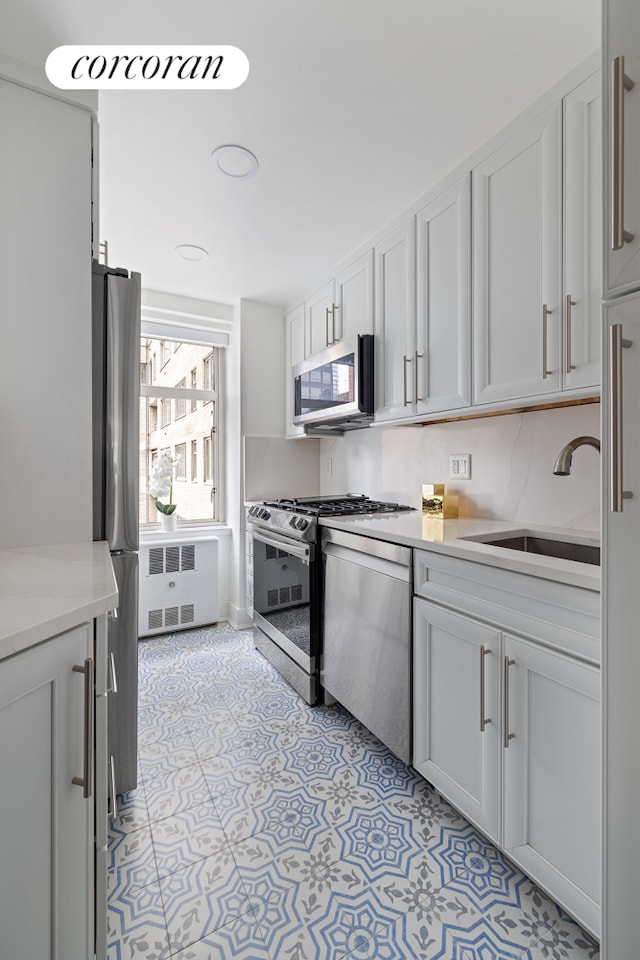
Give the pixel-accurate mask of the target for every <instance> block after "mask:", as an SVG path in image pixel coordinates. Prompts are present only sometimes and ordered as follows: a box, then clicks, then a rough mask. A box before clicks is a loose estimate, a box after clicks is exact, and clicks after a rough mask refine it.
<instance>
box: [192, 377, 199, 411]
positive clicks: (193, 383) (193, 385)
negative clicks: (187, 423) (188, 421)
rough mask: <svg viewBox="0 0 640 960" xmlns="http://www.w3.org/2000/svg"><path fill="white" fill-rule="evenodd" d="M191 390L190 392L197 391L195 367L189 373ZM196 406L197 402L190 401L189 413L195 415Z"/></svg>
mask: <svg viewBox="0 0 640 960" xmlns="http://www.w3.org/2000/svg"><path fill="white" fill-rule="evenodd" d="M191 389H192V390H197V389H198V370H197V368H196V367H194V368H193V370H192V371H191ZM197 406H198V401H197V400H192V401H191V413H195V411H196V407H197Z"/></svg>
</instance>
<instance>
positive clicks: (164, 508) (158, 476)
mask: <svg viewBox="0 0 640 960" xmlns="http://www.w3.org/2000/svg"><path fill="white" fill-rule="evenodd" d="M180 460H181V455H180V454H178V455H177V456H175V457H172V456H171V455H170V454H168V453H163V454H161V455H160V456H159V457H158V460H157V462H156V465H155V467H154V469H153V474H152V477H151V485H150V487H149V493H150V494H151V496H152V497H153V498H154V499H155V501H156V510H158V512H159V513H160V526H161V528H162V529H163V530H175V529H176V526H177V517H176V513H175V510H176V504H175V503H174V502H173V477H174V472H175V470H176V468H177V466H178V464H179V463H180ZM167 496H168V497H169V501H168V503H162V502H161V500H160V497H163V498H164V497H167Z"/></svg>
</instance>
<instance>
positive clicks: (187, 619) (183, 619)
mask: <svg viewBox="0 0 640 960" xmlns="http://www.w3.org/2000/svg"><path fill="white" fill-rule="evenodd" d="M195 618H196V617H195V608H194V605H193V604H192V603H185V604H184V606H182V607H180V623H193V622H194V620H195Z"/></svg>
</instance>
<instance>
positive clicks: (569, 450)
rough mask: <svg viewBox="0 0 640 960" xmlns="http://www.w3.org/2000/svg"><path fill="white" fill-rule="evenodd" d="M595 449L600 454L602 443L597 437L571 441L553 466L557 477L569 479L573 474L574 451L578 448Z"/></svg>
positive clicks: (577, 438) (578, 438) (579, 438)
mask: <svg viewBox="0 0 640 960" xmlns="http://www.w3.org/2000/svg"><path fill="white" fill-rule="evenodd" d="M585 445H587V446H589V447H595V448H596V450H597V451H598V453H600V441H599V440H598V439H596V437H576V438H575V440H570V441H569V443H567V444H565V446H564V447H563V448H562V450H561V451H560V453H559V454H558V459H557V460H556V462H555V463H554V465H553V472H554V473H555V475H556V476H557V477H568V476H569V474H570V473H571V458H572V457H573V454H574V451H575V450H577V449H578V447H583V446H585Z"/></svg>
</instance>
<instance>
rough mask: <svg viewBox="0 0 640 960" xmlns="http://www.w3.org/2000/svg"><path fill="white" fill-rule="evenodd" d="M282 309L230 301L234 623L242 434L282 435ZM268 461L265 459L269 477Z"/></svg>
mask: <svg viewBox="0 0 640 960" xmlns="http://www.w3.org/2000/svg"><path fill="white" fill-rule="evenodd" d="M284 359H285V351H284V314H283V311H282V310H281V309H279V308H277V307H272V306H268V305H267V304H263V303H257V302H255V301H251V300H240V301H239V302H238V303H237V304H236V305H235V306H234V312H233V323H232V327H231V331H230V341H229V347H228V348H227V350H226V351H225V391H224V392H225V408H224V417H225V429H226V431H227V442H226V444H225V448H226V461H225V489H226V519H227V523H228V524H229V526H230V527H231V530H232V537H231V544H230V547H229V551H228V554H227V559H228V589H229V597H228V598H222V599H228V602H229V611H230V612H229V617H230V620H231V622H232V623H233V624H234V625H235V626H238V627H244V626H248V625H249V623H250V622H251V621H250V619H249V618H248V617H247V615H246V585H245V517H244V501H245V499H247V497H246V493H245V488H244V437H245V436H246V435H251V436H258V437H284V383H285V367H284ZM270 472H271V471H270V466H269V462H268V461H267V460H265V462H264V464H263V477H264V479H265V480H266V481H267V482H268V481H269V476H270Z"/></svg>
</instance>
